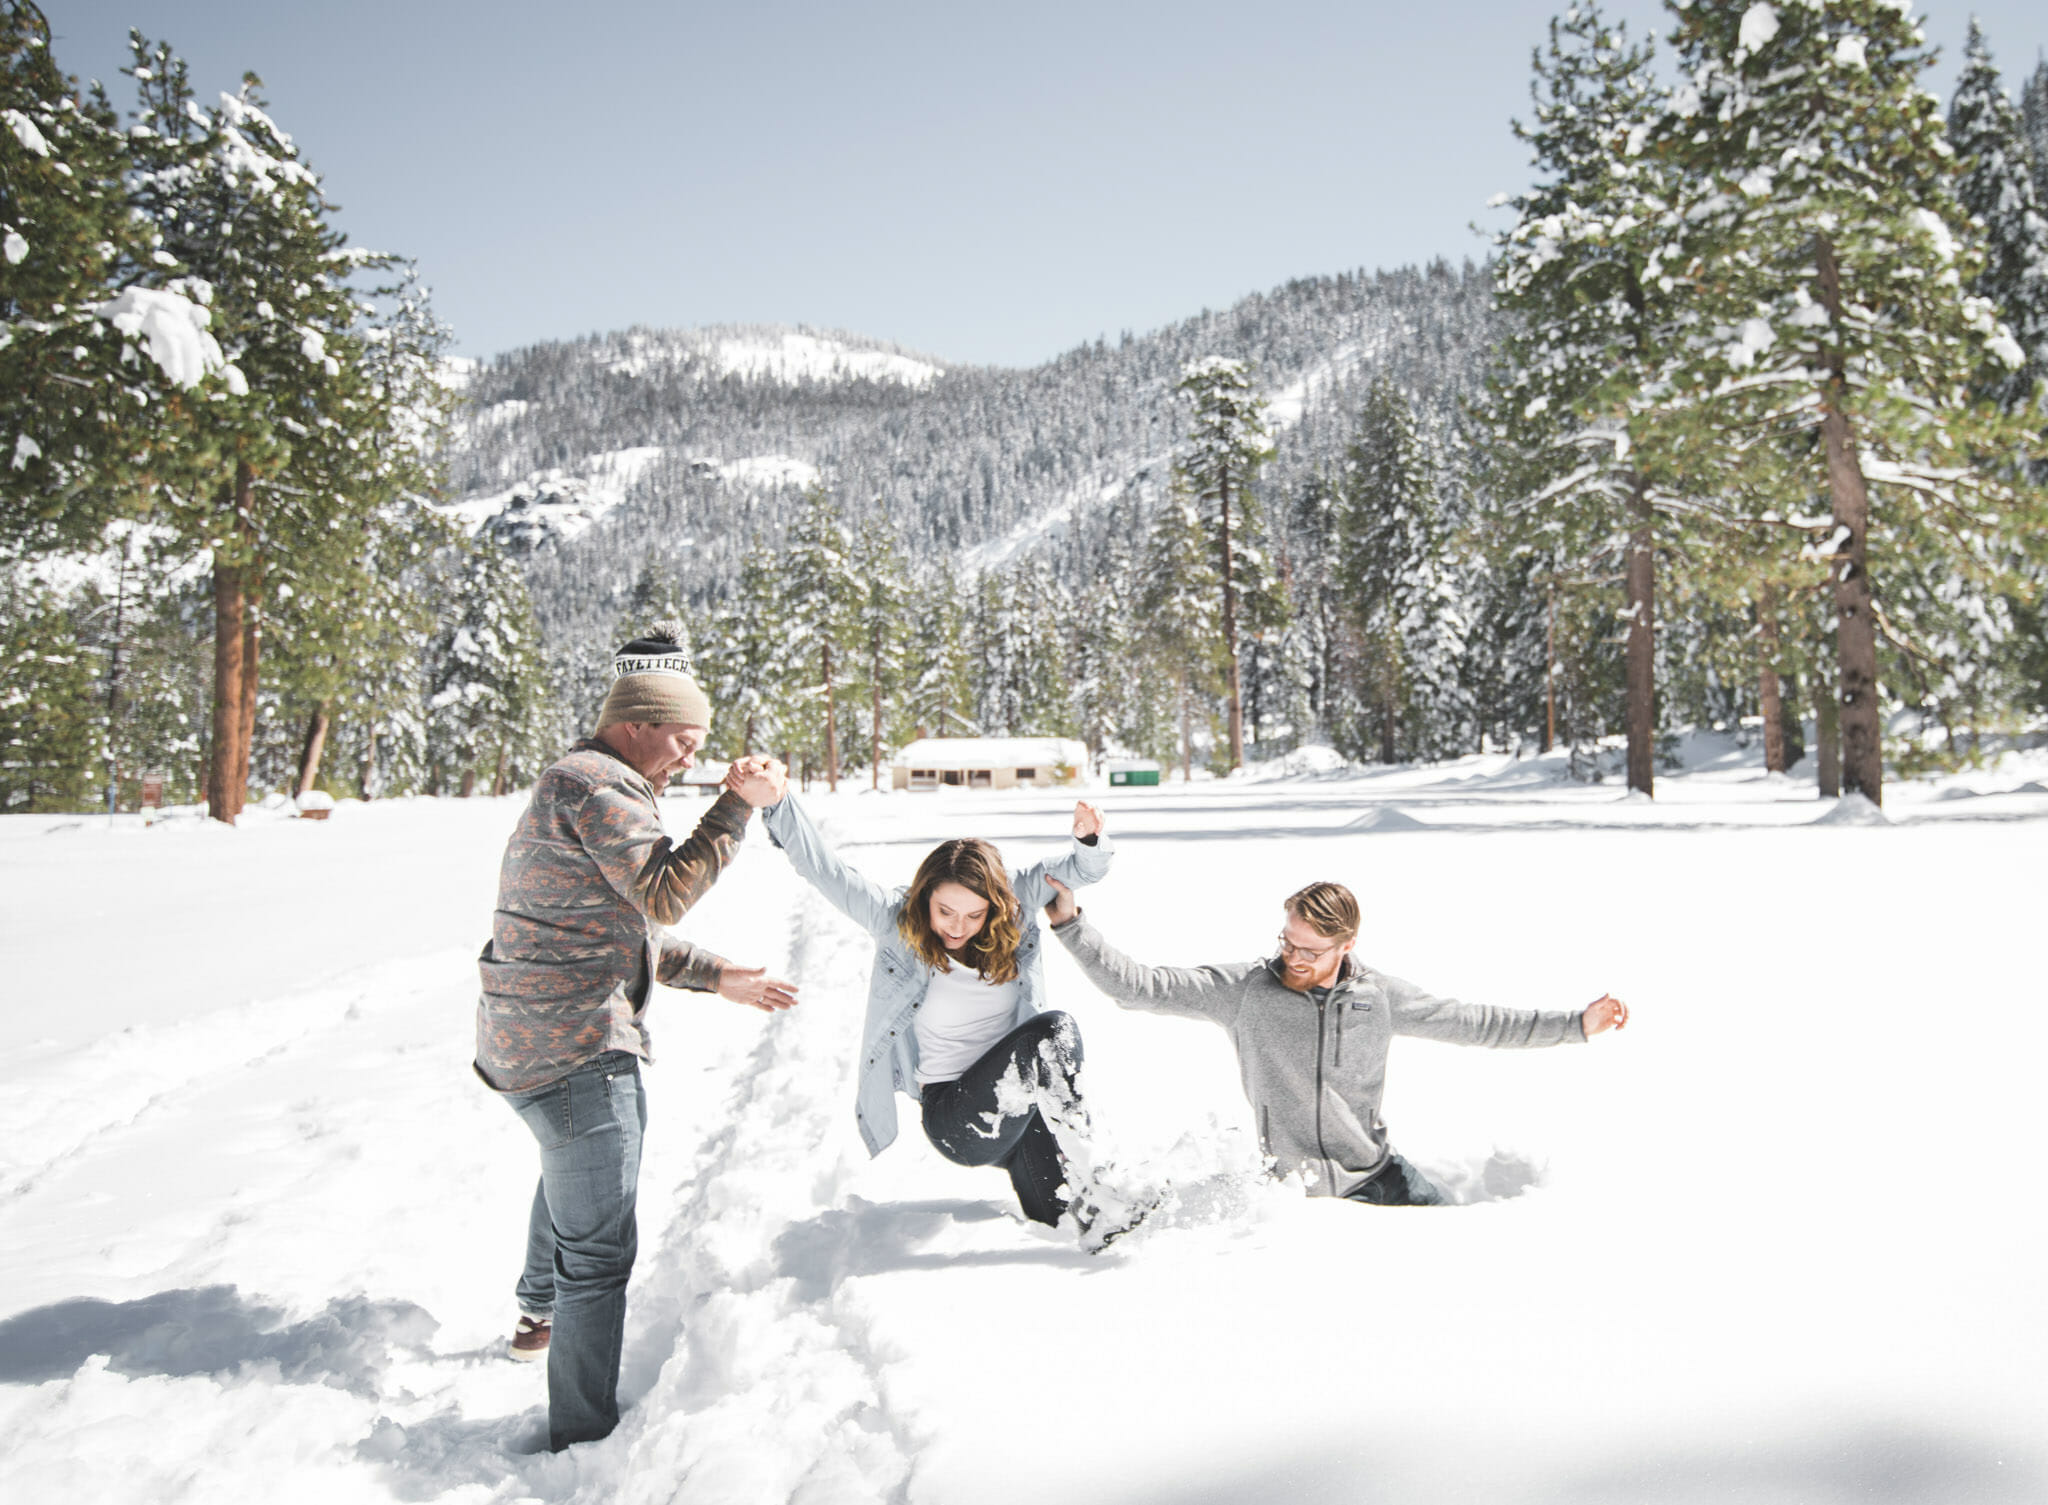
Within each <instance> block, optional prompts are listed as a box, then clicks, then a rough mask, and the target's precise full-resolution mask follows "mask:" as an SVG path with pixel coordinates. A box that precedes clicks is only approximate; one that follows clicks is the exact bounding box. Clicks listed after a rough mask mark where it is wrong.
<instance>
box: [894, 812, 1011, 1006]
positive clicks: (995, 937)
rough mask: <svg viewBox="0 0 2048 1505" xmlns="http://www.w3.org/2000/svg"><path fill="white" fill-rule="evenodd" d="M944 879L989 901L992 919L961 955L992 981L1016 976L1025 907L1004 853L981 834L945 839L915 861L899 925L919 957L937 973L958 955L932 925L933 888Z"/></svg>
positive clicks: (962, 949)
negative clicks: (915, 866) (1003, 855)
mask: <svg viewBox="0 0 2048 1505" xmlns="http://www.w3.org/2000/svg"><path fill="white" fill-rule="evenodd" d="M941 883H957V884H959V885H960V886H961V887H962V888H965V889H967V890H969V891H970V892H972V893H975V894H978V895H980V896H981V897H982V898H984V899H986V900H988V918H987V919H985V920H984V921H982V925H981V931H980V933H979V934H977V935H974V936H970V937H969V938H968V941H967V944H966V945H964V946H962V947H961V948H960V956H961V958H963V959H965V960H966V961H968V962H971V963H972V964H973V966H974V970H975V971H977V972H979V973H980V974H981V975H982V977H983V978H984V979H985V980H986V981H989V982H1008V981H1010V979H1011V978H1013V977H1015V976H1016V975H1017V945H1018V942H1020V941H1021V940H1022V939H1023V938H1024V931H1023V926H1022V925H1021V924H1020V923H1019V916H1020V915H1021V914H1022V907H1021V906H1020V905H1019V904H1018V903H1017V893H1016V890H1015V889H1013V888H1011V887H1010V875H1009V874H1008V873H1007V872H1005V871H1004V869H1003V858H1002V854H1001V853H1000V852H998V851H997V850H996V849H995V847H994V846H993V845H991V844H990V843H988V842H986V841H983V840H981V839H980V838H979V837H975V836H966V837H961V838H959V839H958V840H955V841H946V842H941V843H940V844H939V845H937V846H935V847H933V848H932V849H931V851H930V852H929V853H927V854H926V856H925V859H924V861H923V862H921V863H919V864H918V865H917V876H916V877H915V878H913V879H911V880H910V892H909V894H908V895H906V896H905V898H904V900H903V912H902V913H901V914H899V915H898V916H897V917H896V928H897V929H898V930H899V931H901V932H902V934H903V939H904V940H905V941H907V942H908V943H909V944H910V949H911V950H912V951H915V952H916V953H917V957H918V960H919V961H921V962H923V963H924V964H925V965H926V966H928V967H930V968H932V969H933V970H934V971H938V972H945V971H949V970H951V968H952V965H953V961H954V955H953V953H952V952H950V951H948V950H947V949H946V943H945V942H944V941H942V940H940V939H939V936H938V932H937V931H935V930H933V929H932V890H933V889H935V888H937V887H938V886H939V885H940V884H941Z"/></svg>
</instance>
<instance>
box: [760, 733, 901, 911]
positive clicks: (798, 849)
mask: <svg viewBox="0 0 2048 1505" xmlns="http://www.w3.org/2000/svg"><path fill="white" fill-rule="evenodd" d="M780 766H781V765H780V764H777V765H776V767H778V768H779V767H780ZM735 771H737V769H736V770H735ZM742 787H743V788H745V787H747V786H746V785H745V784H744V782H743V784H742ZM761 823H762V824H763V825H765V826H766V827H767V828H768V834H769V836H770V837H771V838H773V839H774V842H775V844H776V845H777V846H779V847H781V848H782V850H783V853H784V855H785V856H787V857H788V858H789V865H790V866H791V867H793V868H795V869H796V870H797V872H798V873H799V874H800V875H801V876H802V877H803V880H804V881H805V882H806V883H808V884H810V885H811V887H812V888H815V889H816V890H817V891H818V892H819V893H821V894H823V895H824V896H825V897H826V898H827V899H828V900H830V901H831V903H832V906H833V907H834V908H835V909H837V910H838V911H839V912H840V913H841V914H843V915H845V916H846V917H847V918H848V919H849V920H851V921H853V923H854V924H856V925H858V926H860V927H861V929H863V930H865V931H867V933H868V934H869V935H881V934H883V933H884V932H886V931H887V930H888V929H889V927H890V926H892V925H894V924H895V923H896V906H895V904H894V903H893V902H892V901H891V900H890V898H889V895H888V893H887V891H886V890H884V889H883V887H882V885H881V884H879V883H877V882H875V881H874V879H872V878H870V877H868V876H867V875H866V874H865V873H861V872H857V871H856V870H855V869H853V868H851V867H849V866H847V864H846V863H845V862H844V861H843V860H842V859H841V858H840V856H839V854H838V853H837V852H835V851H833V850H832V844H831V843H830V842H828V841H827V840H825V836H824V833H823V832H821V831H820V830H819V829H818V828H817V826H816V825H814V824H813V823H812V821H811V818H810V816H809V815H808V814H806V813H805V812H804V807H803V806H802V805H801V804H799V803H798V802H797V799H796V796H794V795H792V794H789V793H787V792H786V791H785V792H783V793H782V794H781V796H780V797H779V798H778V799H777V800H776V801H775V803H773V804H770V805H767V806H765V807H764V808H763V809H762V811H761Z"/></svg>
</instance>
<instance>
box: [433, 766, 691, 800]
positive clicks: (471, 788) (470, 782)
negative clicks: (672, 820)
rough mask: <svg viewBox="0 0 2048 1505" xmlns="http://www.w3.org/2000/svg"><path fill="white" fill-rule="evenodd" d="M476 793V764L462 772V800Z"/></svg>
mask: <svg viewBox="0 0 2048 1505" xmlns="http://www.w3.org/2000/svg"><path fill="white" fill-rule="evenodd" d="M660 792H661V791H660V790H658V789H657V790H656V791H655V793H656V794H659V793H660ZM475 793H476V764H474V763H472V764H470V765H469V767H467V768H465V769H463V770H462V798H464V799H468V798H469V797H470V796H471V795H473V794H475Z"/></svg>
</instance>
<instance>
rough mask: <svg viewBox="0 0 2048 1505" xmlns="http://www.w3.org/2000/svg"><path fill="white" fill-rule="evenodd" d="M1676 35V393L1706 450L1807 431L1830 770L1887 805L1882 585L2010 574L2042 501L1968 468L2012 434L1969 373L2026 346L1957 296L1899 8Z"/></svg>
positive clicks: (1708, 18) (1939, 141) (1917, 50)
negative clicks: (1819, 526)
mask: <svg viewBox="0 0 2048 1505" xmlns="http://www.w3.org/2000/svg"><path fill="white" fill-rule="evenodd" d="M1675 41H1676V44H1677V46H1678V48H1679V55H1680V63H1681V67H1682V70H1683V73H1684V75H1685V78H1686V82H1685V84H1684V85H1683V87H1681V89H1680V90H1679V91H1678V93H1677V94H1676V96H1675V97H1674V104H1673V108H1674V111H1675V113H1676V115H1677V116H1678V117H1679V119H1680V120H1682V121H1683V125H1682V126H1681V127H1679V129H1678V130H1677V131H1676V132H1675V134H1674V140H1675V141H1676V142H1677V144H1678V157H1677V160H1678V163H1679V165H1680V166H1682V167H1683V168H1684V169H1685V171H1686V175H1687V179H1688V181H1689V182H1690V183H1691V184H1693V185H1694V190H1695V191H1694V194H1693V197H1692V198H1691V200H1690V201H1689V202H1688V203H1687V204H1686V205H1685V206H1684V207H1683V209H1682V211H1681V214H1682V217H1683V219H1684V221H1685V223H1686V224H1687V225H1688V227H1689V228H1690V229H1691V231H1692V232H1693V235H1694V237H1695V238H1694V239H1693V241H1692V243H1691V245H1690V246H1689V247H1688V253H1689V258H1690V259H1689V260H1687V261H1686V263H1685V264H1684V265H1682V266H1673V267H1671V268H1669V269H1668V275H1669V276H1670V277H1671V278H1672V281H1673V284H1674V286H1677V285H1679V284H1681V283H1682V284H1683V294H1684V297H1685V299H1686V301H1687V303H1688V306H1689V310H1690V312H1691V313H1692V314H1693V316H1694V317H1695V318H1697V319H1698V320H1699V323H1700V327H1701V328H1702V329H1703V330H1705V331H1706V332H1707V334H1708V338H1707V339H1706V340H1704V341H1702V342H1701V343H1699V344H1698V345H1696V346H1694V347H1692V348H1691V349H1690V350H1689V351H1688V352H1687V357H1688V358H1687V360H1686V362H1685V363H1684V365H1683V367H1682V368H1681V369H1680V370H1678V371H1677V372H1676V373H1675V381H1674V390H1675V391H1676V392H1678V393H1679V394H1681V397H1682V399H1683V400H1684V401H1685V402H1686V403H1688V404H1689V405H1690V406H1689V409H1688V422H1689V423H1690V425H1691V427H1690V433H1691V434H1692V435H1693V436H1694V437H1695V438H1696V439H1697V440H1698V441H1699V443H1700V445H1701V446H1702V448H1703V449H1704V450H1705V452H1706V453H1708V454H1712V455H1715V456H1717V457H1721V456H1729V457H1733V456H1737V455H1738V454H1739V453H1740V451H1741V446H1742V443H1743V442H1744V440H1743V438H1742V436H1755V435H1765V436H1768V437H1769V438H1770V440H1771V444H1775V445H1778V446H1783V445H1785V444H1787V443H1790V442H1792V440H1793V436H1795V435H1798V434H1802V433H1803V434H1811V433H1812V432H1813V431H1814V430H1815V429H1818V437H1819V440H1820V443H1819V444H1818V445H1817V446H1814V447H1813V448H1812V449H1811V450H1810V451H1809V454H1810V455H1811V459H1810V460H1809V465H1810V467H1811V468H1810V469H1809V471H1808V474H1809V475H1810V476H1811V480H1812V483H1813V486H1814V489H1816V490H1820V489H1824V490H1825V492H1826V494H1827V495H1828V497H1829V500H1830V506H1831V513H1832V515H1831V518H1830V527H1831V531H1830V533H1829V537H1828V539H1827V540H1826V542H1825V543H1824V544H1823V545H1822V546H1821V547H1822V552H1823V553H1824V554H1825V556H1826V557H1827V559H1828V560H1829V562H1830V569H1831V583H1832V588H1833V593H1834V604H1835V616H1836V623H1835V634H1834V635H1835V642H1836V655H1837V664H1838V666H1839V676H1840V679H1839V683H1840V706H1841V716H1840V723H1841V735H1842V774H1843V782H1844V784H1845V786H1846V787H1847V788H1848V789H1849V790H1851V791H1854V792H1860V793H1862V794H1863V795H1865V796H1867V797H1868V798H1870V799H1871V800H1873V801H1876V800H1881V798H1882V795H1883V747H1882V741H1881V731H1882V726H1881V718H1880V709H1881V707H1880V683H1881V680H1880V672H1879V658H1878V653H1879V635H1880V622H1879V616H1880V613H1883V614H1884V616H1885V624H1884V628H1883V630H1884V632H1885V635H1886V636H1887V637H1888V638H1891V639H1893V640H1894V641H1897V642H1902V643H1903V642H1908V641H1910V640H1911V634H1912V633H1913V630H1914V625H1915V624H1914V623H1913V622H1912V621H1911V620H1910V616H1909V613H1908V612H1907V611H1906V610H1905V609H1904V608H1905V607H1906V606H1907V605H1908V604H1909V602H1910V597H1909V596H1906V595H1901V594H1894V593H1893V587H1894V586H1898V587H1901V588H1903V587H1906V586H1907V585H1908V584H1909V582H1910V581H1911V580H1912V579H1913V578H1914V577H1915V576H1916V575H1923V576H1924V575H1929V574H1932V573H1935V572H1934V571H1931V570H1930V569H1929V568H1928V567H1929V566H1931V565H1932V564H1933V563H1934V562H1935V561H1940V562H1941V564H1942V566H1943V570H1942V571H1941V573H1945V574H1952V575H1954V576H1956V577H1958V578H1961V579H1964V580H1967V581H1968V582H1969V583H1970V587H1971V590H1972V591H1973V592H1975V593H1977V594H1978V595H1979V596H1980V597H1981V596H1982V595H1984V594H1986V593H1992V592H1995V591H1996V590H1997V589H1998V588H1999V587H2000V586H2001V585H2002V584H2003V583H2004V581H2005V578H2006V571H2007V566H2008V563H2009V561H2010V559H2011V558H2013V557H2015V556H2016V555H2017V553H2018V552H2019V548H2020V544H2021V539H2022V535H2023V534H2024V531H2025V529H2026V527H2027V526H2028V524H2029V523H2030V521H2031V520H2032V517H2033V513H2034V510H2035V509H2034V505H2033V499H2032V498H2030V497H2029V496H2028V495H2027V494H2026V493H2025V492H2024V490H2023V489H2022V488H2021V487H2020V486H2019V485H2018V484H2016V482H2015V481H2014V480H2013V479H2012V478H2011V477H2010V476H2009V475H2007V474H2005V473H2002V472H2000V471H1996V470H1993V469H1989V468H1981V467H1978V466H1974V465H1973V464H1972V463H1971V457H1972V456H1974V455H1984V454H1989V455H2006V454H2010V453H2012V452H2013V450H2014V449H2015V448H2016V447H2018V445H2019V443H2020V436H2019V434H2018V433H2017V431H2016V430H2015V429H2014V428H2013V427H2012V425H2010V424H2009V423H2004V424H2001V423H2000V422H1999V421H1997V419H1996V417H1995V415H1991V414H1987V413H1985V412H1983V411H1981V410H1979V409H1978V408H1976V407H1974V406H1973V405H1972V404H1971V403H1970V401H1969V398H1968V387H1969V383H1970V380H1971V378H1972V377H1973V376H1975V375H1976V374H1977V373H1978V372H1979V371H1980V370H1981V368H1982V363H1983V362H1984V360H1985V358H1986V356H1987V355H1991V356H1994V357H1997V358H2000V359H2002V360H2004V361H2005V363H2006V364H2007V365H2009V366H2015V367H2016V366H2018V365H2020V364H2021V363H2022V362H2023V360H2024V355H2023V353H2022V352H2021V351H2020V350H2019V348H2018V346H2017V345H2016V344H2015V343H2014V341H2013V339H2012V336H2011V334H2010V333H2009V332H2008V331H2007V330H2006V329H2005V328H2004V327H2003V326H2002V325H2001V324H2000V323H1999V322H1998V320H1997V315H1996V310H1995V309H1994V308H1993V307H1992V306H1991V304H1990V303H1989V302H1988V301H1987V300H1985V299H1983V298H1980V297H1975V296H1972V295H1969V294H1967V293H1966V292H1965V291H1964V285H1965V284H1967V282H1968V281H1969V280H1970V279H1971V278H1972V277H1974V276H1975V274H1976V271H1977V268H1976V266H1975V265H1974V264H1973V260H1972V257H1971V254H1970V252H1969V250H1968V248H1967V246H1966V245H1964V244H1963V243H1962V242H1960V241H1959V240H1958V238H1957V234H1956V229H1957V227H1959V226H1961V225H1962V224H1963V223H1964V219H1963V214H1962V210H1961V207H1960V206H1959V205H1958V204H1957V202H1956V199H1955V194H1954V177H1955V172H1956V167H1955V162H1954V158H1953V154H1952V153H1951V151H1950V150H1949V147H1948V144H1947V142H1946V141H1945V139H1944V138H1943V129H1942V122H1941V118H1940V115H1939V112H1938V108H1937V102H1936V101H1935V100H1934V99H1933V98H1932V97H1931V96H1929V95H1928V94H1927V93H1926V92H1925V91H1924V90H1922V89H1921V88H1920V87H1919V85H1918V78H1919V75H1920V74H1921V72H1923V71H1924V70H1925V69H1926V68H1927V67H1928V66H1929V64H1930V62H1931V61H1932V57H1931V54H1930V53H1929V52H1928V51H1927V50H1926V48H1925V46H1924V39H1923V37H1922V35H1921V33H1920V32H1919V30H1918V28H1917V27H1916V26H1915V25H1914V23H1913V22H1912V21H1911V20H1910V18H1909V17H1908V15H1907V13H1906V12H1905V10H1904V9H1902V8H1901V7H1899V6H1897V5H1895V4H1891V3H1888V0H1828V3H1826V4H1824V5H1813V6H1796V7H1795V6H1786V7H1783V8H1773V7H1771V6H1769V5H1749V6H1744V5H1741V4H1737V3H1733V0H1699V3H1696V4H1694V5H1693V6H1691V7H1689V8H1687V9H1685V10H1683V11H1681V12H1679V14H1678V25H1677V32H1676V36H1675ZM1751 447H1752V449H1753V450H1754V451H1755V452H1756V453H1759V454H1763V453H1765V452H1766V451H1767V450H1768V449H1769V448H1770V445H1759V444H1755V443H1754V442H1753V440H1752V441H1751ZM1873 483H1875V484H1876V486H1877V488H1878V490H1877V492H1876V497H1875V505H1874V504H1873V497H1872V485H1873ZM1879 581H1884V582H1886V584H1885V587H1884V589H1883V590H1880V589H1879V587H1878V582H1879Z"/></svg>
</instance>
